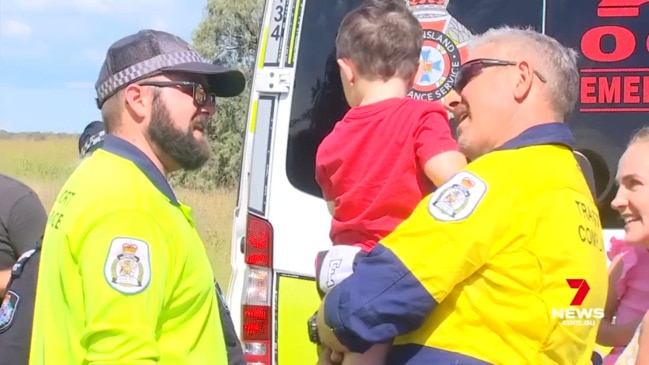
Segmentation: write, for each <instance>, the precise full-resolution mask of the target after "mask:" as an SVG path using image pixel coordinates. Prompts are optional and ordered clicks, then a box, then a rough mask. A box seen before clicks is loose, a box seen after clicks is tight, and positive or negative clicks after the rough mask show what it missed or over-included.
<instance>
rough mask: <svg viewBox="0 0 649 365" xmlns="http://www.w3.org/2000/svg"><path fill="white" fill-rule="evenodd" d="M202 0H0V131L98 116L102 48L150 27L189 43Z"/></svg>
mask: <svg viewBox="0 0 649 365" xmlns="http://www.w3.org/2000/svg"><path fill="white" fill-rule="evenodd" d="M206 3H207V1H206V0H1V1H0V130H2V129H4V130H8V131H12V132H34V131H40V132H68V133H80V132H81V130H82V129H83V127H84V126H85V125H86V124H87V123H89V122H90V121H92V120H96V119H99V118H100V113H99V110H98V109H97V108H96V106H95V104H94V98H95V91H94V88H93V87H94V83H95V81H96V79H97V75H98V73H99V69H100V67H101V64H102V62H103V59H104V55H105V53H106V49H107V48H108V47H109V46H110V44H111V43H113V42H115V41H116V40H118V39H119V38H121V37H123V36H125V35H128V34H132V33H135V32H137V31H138V30H140V29H145V28H150V29H158V30H164V31H168V32H171V33H174V34H177V35H179V36H180V37H182V38H184V39H185V40H187V41H188V42H191V34H192V31H193V30H194V29H195V28H196V26H197V25H198V23H199V22H200V20H201V19H202V15H203V9H204V7H205V4H206Z"/></svg>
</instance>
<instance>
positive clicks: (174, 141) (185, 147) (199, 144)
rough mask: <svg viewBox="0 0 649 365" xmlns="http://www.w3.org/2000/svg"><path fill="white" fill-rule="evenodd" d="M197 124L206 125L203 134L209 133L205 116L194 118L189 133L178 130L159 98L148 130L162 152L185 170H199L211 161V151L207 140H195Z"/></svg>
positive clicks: (154, 106)
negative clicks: (195, 126) (194, 131)
mask: <svg viewBox="0 0 649 365" xmlns="http://www.w3.org/2000/svg"><path fill="white" fill-rule="evenodd" d="M195 123H204V125H203V126H204V127H205V128H204V129H203V133H207V117H206V116H205V115H201V116H198V117H196V118H194V119H193V120H192V123H190V125H189V127H188V128H187V131H185V132H183V131H181V130H178V129H177V128H176V127H175V126H174V125H173V122H172V121H171V116H170V115H169V110H167V107H166V106H165V105H164V104H163V103H162V101H161V100H160V97H159V96H156V97H155V99H154V101H153V110H152V115H151V123H150V124H149V128H148V132H149V136H150V138H151V141H152V142H153V143H155V144H156V145H157V146H158V148H160V150H161V152H163V153H165V154H166V155H167V156H169V157H170V158H171V159H173V160H174V162H176V163H177V164H178V165H179V166H180V168H182V169H184V170H197V169H199V168H200V167H201V166H203V165H204V164H205V163H206V162H207V160H209V159H210V154H211V149H210V145H209V143H208V142H207V139H206V138H204V139H202V140H200V141H197V140H196V138H194V134H193V130H194V128H193V126H194V124H195Z"/></svg>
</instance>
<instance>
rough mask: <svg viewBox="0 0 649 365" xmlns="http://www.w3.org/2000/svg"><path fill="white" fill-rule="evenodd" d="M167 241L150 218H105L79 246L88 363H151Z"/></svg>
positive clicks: (165, 270) (128, 215) (164, 279)
mask: <svg viewBox="0 0 649 365" xmlns="http://www.w3.org/2000/svg"><path fill="white" fill-rule="evenodd" d="M168 241H169V240H168V239H167V237H165V234H164V233H163V231H162V229H161V228H160V226H159V225H158V223H156V221H155V220H154V218H153V217H151V216H150V215H148V214H146V213H142V212H137V211H119V212H115V213H112V214H111V215H109V216H106V217H103V218H102V219H101V220H100V221H99V222H97V223H96V224H95V225H94V226H92V228H91V229H90V230H89V232H88V234H87V235H86V237H85V239H84V240H83V242H81V244H80V246H79V251H78V252H79V254H78V257H77V259H78V262H79V268H80V271H81V277H82V286H83V294H84V305H85V322H86V326H85V328H84V329H83V336H82V339H81V345H82V346H83V348H84V349H85V350H86V359H85V360H86V361H87V362H88V364H102V365H113V364H126V363H128V364H133V365H136V364H137V365H144V364H155V363H157V360H158V359H159V354H160V353H159V348H158V345H157V341H156V331H157V326H158V318H159V315H160V312H161V309H162V307H163V305H164V302H165V287H166V285H167V282H168V281H169V278H168V275H171V273H170V255H169V246H168V245H169V244H170V242H168Z"/></svg>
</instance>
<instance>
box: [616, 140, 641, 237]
mask: <svg viewBox="0 0 649 365" xmlns="http://www.w3.org/2000/svg"><path fill="white" fill-rule="evenodd" d="M616 179H617V182H618V184H619V187H618V191H617V194H616V196H615V199H613V201H612V202H611V206H612V207H613V209H615V210H617V211H618V212H619V213H620V216H621V217H622V219H623V220H624V231H625V232H626V234H625V241H626V242H627V244H630V245H634V246H644V247H647V248H649V139H646V140H641V141H638V142H635V143H632V144H631V145H630V146H629V147H628V148H627V150H626V151H625V152H624V154H623V155H622V158H620V162H619V165H618V172H617V177H616Z"/></svg>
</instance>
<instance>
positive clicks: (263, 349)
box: [241, 214, 273, 365]
mask: <svg viewBox="0 0 649 365" xmlns="http://www.w3.org/2000/svg"><path fill="white" fill-rule="evenodd" d="M244 257H245V262H246V264H247V267H246V273H245V277H246V282H245V284H244V295H243V308H242V319H243V320H242V323H243V328H242V336H241V337H242V341H243V347H244V353H245V357H246V362H247V364H249V365H270V364H271V363H272V357H271V355H272V353H273V352H272V337H271V334H272V321H273V318H272V314H273V311H272V304H271V303H272V302H271V299H272V280H273V275H272V267H273V227H272V226H271V224H270V223H269V222H268V221H266V220H264V219H262V218H260V217H258V216H255V215H253V214H248V223H247V229H246V245H245V248H244Z"/></svg>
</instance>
